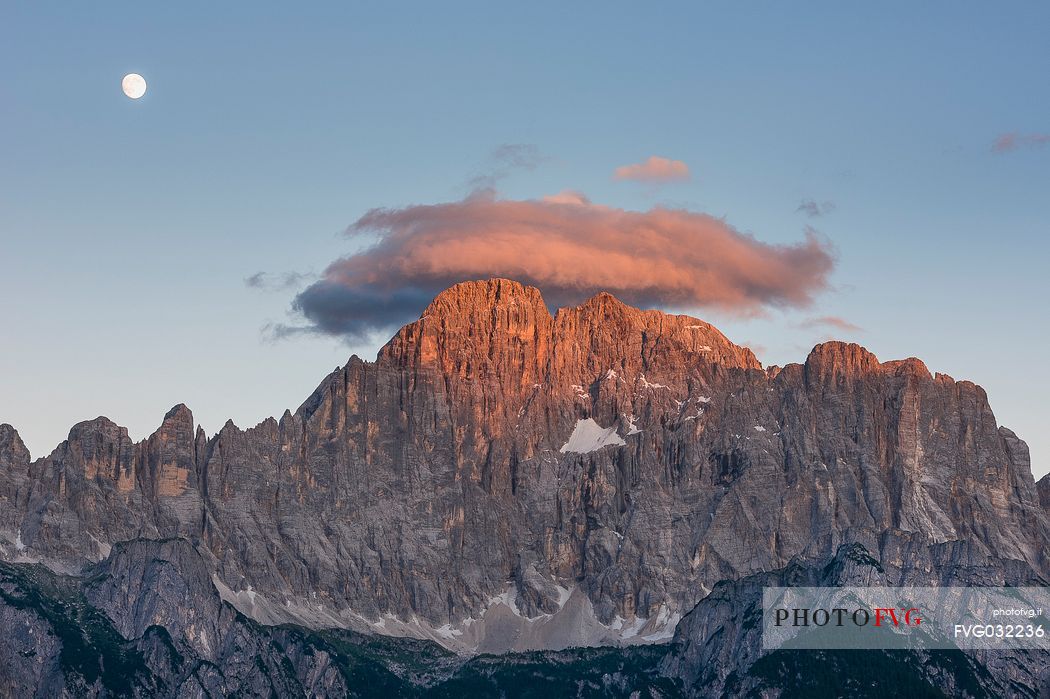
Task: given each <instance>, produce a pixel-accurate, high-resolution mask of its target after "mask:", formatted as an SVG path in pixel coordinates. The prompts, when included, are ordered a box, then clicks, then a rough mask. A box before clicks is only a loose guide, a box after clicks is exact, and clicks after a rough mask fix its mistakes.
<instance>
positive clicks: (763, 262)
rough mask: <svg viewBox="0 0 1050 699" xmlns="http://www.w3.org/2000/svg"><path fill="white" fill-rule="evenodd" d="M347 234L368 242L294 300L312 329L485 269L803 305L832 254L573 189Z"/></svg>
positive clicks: (354, 329) (392, 321)
mask: <svg viewBox="0 0 1050 699" xmlns="http://www.w3.org/2000/svg"><path fill="white" fill-rule="evenodd" d="M348 235H349V236H350V237H353V238H356V237H362V236H375V237H376V242H375V244H374V245H373V246H372V247H370V248H367V249H365V250H363V251H361V252H358V253H356V254H353V255H350V256H348V257H345V258H343V259H340V260H337V261H336V262H334V263H332V264H331V265H330V266H329V267H328V269H327V270H326V271H325V274H324V276H323V278H322V279H321V280H320V281H318V282H316V283H315V284H313V285H311V286H310V287H309V288H307V289H306V290H304V291H303V292H302V293H301V294H299V296H298V297H297V298H296V301H295V307H296V309H297V310H298V311H299V312H301V313H302V315H303V316H305V318H306V319H307V320H309V321H310V322H311V323H313V326H314V328H315V329H316V330H319V331H322V332H327V333H331V334H346V335H358V336H361V335H363V334H364V333H367V332H370V331H374V330H377V329H380V328H382V327H389V326H392V325H396V324H400V323H403V322H406V321H408V320H411V319H413V318H414V317H415V314H418V313H419V311H421V310H422V308H423V307H424V306H425V305H426V303H427V302H428V301H429V300H430V298H431V297H433V296H434V295H435V294H436V293H438V292H439V291H441V290H442V289H444V288H445V287H447V286H450V285H451V284H454V283H456V282H460V281H464V280H468V279H481V278H487V277H497V276H498V277H508V278H511V279H516V280H518V281H521V282H524V283H527V284H532V285H534V286H537V287H539V288H540V289H541V290H542V291H543V293H544V295H545V297H546V299H547V300H548V302H549V303H552V304H556V305H563V304H567V303H578V302H579V301H582V300H584V299H586V298H588V297H589V296H592V295H593V294H595V293H597V292H599V291H608V292H610V293H612V294H614V295H615V296H617V297H619V298H620V299H622V300H623V301H625V302H627V303H631V304H635V305H640V306H646V307H653V306H660V307H665V308H677V309H695V308H700V307H709V308H718V309H722V310H726V311H730V312H734V313H738V314H741V315H754V314H758V313H761V312H763V310H764V309H765V308H767V307H789V306H806V305H808V304H809V303H810V302H811V300H812V299H813V297H814V295H815V294H817V293H819V292H820V291H822V290H824V289H825V288H826V287H827V283H828V282H827V279H828V275H829V274H830V272H831V269H832V267H833V264H834V262H833V258H832V254H831V250H830V246H829V245H828V244H827V243H826V242H824V241H823V240H821V239H820V238H819V237H818V236H817V234H816V233H815V232H813V231H807V233H806V236H805V238H804V239H803V240H801V241H799V242H797V243H794V244H791V245H772V244H768V243H763V242H761V241H759V240H756V239H755V238H754V237H752V236H750V235H748V234H745V233H741V232H739V231H737V230H736V229H734V228H733V227H731V226H730V225H728V224H727V223H725V221H723V220H720V219H717V218H714V217H712V216H708V215H707V214H702V213H697V212H692V211H687V210H683V209H668V208H662V207H656V208H653V209H650V210H649V211H644V212H639V211H627V210H624V209H618V208H614V207H609V206H601V205H598V204H594V203H591V202H590V201H588V200H587V199H586V198H585V197H583V196H582V195H579V194H577V193H562V194H561V195H556V196H555V197H553V198H549V199H547V200H524V201H514V200H502V199H498V198H496V197H495V196H493V195H491V194H490V195H474V196H471V197H468V198H466V199H464V200H462V201H456V202H450V203H444V204H433V205H417V206H407V207H405V208H401V209H375V210H372V211H369V212H368V213H366V214H365V215H364V216H362V217H361V218H360V219H359V220H358V221H357V222H356V223H354V224H353V225H352V226H351V227H350V228H349V230H348ZM395 316H396V317H395Z"/></svg>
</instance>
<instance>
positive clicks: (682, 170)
mask: <svg viewBox="0 0 1050 699" xmlns="http://www.w3.org/2000/svg"><path fill="white" fill-rule="evenodd" d="M689 177H690V175H689V166H688V165H686V164H685V163H683V162H682V161H681V160H671V159H670V158H662V157H660V156H658V155H651V156H649V159H648V160H646V161H644V162H641V163H634V164H632V165H621V166H620V167H618V168H616V169H615V170H613V179H615V180H634V181H636V182H675V181H681V180H688V179H689Z"/></svg>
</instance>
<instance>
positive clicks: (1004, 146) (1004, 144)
mask: <svg viewBox="0 0 1050 699" xmlns="http://www.w3.org/2000/svg"><path fill="white" fill-rule="evenodd" d="M1047 144H1050V134H1046V133H1030V134H1021V133H1017V132H1014V131H1011V132H1010V133H1004V134H1002V135H1001V136H999V138H997V139H995V141H994V142H993V143H992V150H993V151H995V152H996V153H1006V152H1008V151H1012V150H1016V149H1018V148H1022V147H1034V146H1045V145H1047Z"/></svg>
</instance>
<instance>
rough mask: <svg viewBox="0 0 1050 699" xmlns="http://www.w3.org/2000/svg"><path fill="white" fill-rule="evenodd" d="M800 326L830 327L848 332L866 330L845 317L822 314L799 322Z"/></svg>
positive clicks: (807, 327)
mask: <svg viewBox="0 0 1050 699" xmlns="http://www.w3.org/2000/svg"><path fill="white" fill-rule="evenodd" d="M799 327H800V328H806V329H809V328H821V327H829V328H835V329H836V330H840V331H842V332H847V333H859V332H863V331H864V329H863V328H861V327H860V326H859V325H857V324H855V323H851V322H849V321H848V320H846V319H845V318H840V317H838V316H820V317H819V318H808V319H806V320H804V321H802V322H801V323H799Z"/></svg>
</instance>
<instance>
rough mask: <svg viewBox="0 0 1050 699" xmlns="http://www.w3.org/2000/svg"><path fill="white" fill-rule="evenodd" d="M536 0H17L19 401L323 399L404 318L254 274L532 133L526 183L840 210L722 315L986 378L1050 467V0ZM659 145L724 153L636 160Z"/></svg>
mask: <svg viewBox="0 0 1050 699" xmlns="http://www.w3.org/2000/svg"><path fill="white" fill-rule="evenodd" d="M506 5H508V6H506V7H495V6H494V3H483V2H478V3H469V4H468V3H447V2H442V3H419V4H399V5H396V6H394V5H391V4H379V3H371V4H368V5H365V4H360V5H357V4H351V3H330V4H327V5H326V4H321V3H316V4H313V5H312V7H311V8H305V9H304V8H301V7H293V6H292V4H291V3H283V4H281V5H275V6H267V5H266V4H263V3H250V4H247V3H246V4H244V5H242V6H240V7H237V6H235V5H234V4H232V3H188V2H185V3H184V2H179V3H167V4H147V3H139V2H136V3H126V4H122V3H117V2H107V3H105V4H99V3H90V4H89V3H75V4H74V3H68V4H63V5H58V4H51V3H45V2H37V3H31V4H30V3H25V4H21V5H19V6H15V5H13V4H11V3H8V4H5V6H4V7H3V8H2V9H0V66H2V67H0V127H2V128H0V163H2V164H0V242H2V244H3V245H2V254H0V298H3V299H4V301H3V303H2V306H0V307H2V308H3V312H4V313H3V315H4V319H3V323H0V347H2V350H0V364H2V366H0V422H10V423H12V424H13V425H15V426H16V427H17V428H18V429H19V431H20V433H21V434H22V435H23V438H24V439H25V441H26V443H27V444H28V446H29V447H30V449H31V451H32V452H33V455H34V456H42V455H44V454H46V453H48V452H49V451H50V450H51V449H52V448H53V447H54V446H55V445H56V444H57V443H58V442H60V441H61V440H62V439H64V438H65V435H66V433H67V432H68V429H69V427H70V426H71V425H72V424H74V423H75V422H77V421H80V420H84V419H90V418H93V417H95V416H97V415H100V414H104V415H107V416H108V417H110V418H112V419H114V420H115V421H117V422H118V423H120V424H123V425H127V426H128V427H129V429H130V431H131V434H132V436H133V437H134V438H136V439H139V438H142V437H144V436H146V435H148V434H149V433H150V432H151V431H152V430H153V429H155V428H156V426H157V425H158V424H159V423H160V420H161V417H162V416H163V414H164V413H165V411H166V410H167V409H168V408H170V407H171V406H172V405H174V404H176V403H179V402H185V403H186V404H188V405H189V406H190V408H191V409H193V411H194V413H195V416H196V418H197V419H198V421H199V422H201V423H202V424H203V425H204V427H205V429H206V430H207V431H208V432H209V433H213V432H215V431H217V430H218V429H219V428H220V427H221V426H222V423H223V422H224V421H225V419H226V418H227V417H232V418H233V419H234V421H235V422H236V423H237V424H238V425H240V426H242V427H245V426H250V425H253V424H255V423H257V422H259V421H260V420H262V419H263V418H265V417H266V416H269V415H279V414H280V413H281V412H282V411H283V410H284V409H285V408H286V407H290V408H292V409H294V408H295V407H297V406H298V405H299V403H300V402H302V400H304V399H305V397H306V396H307V395H308V394H309V393H310V391H311V390H312V389H313V387H314V386H315V385H316V384H317V383H318V382H319V381H320V380H321V378H322V377H323V376H324V375H325V374H326V373H327V372H329V371H331V370H332V369H333V368H334V367H335V366H336V365H340V364H343V363H345V361H346V359H347V358H348V356H349V355H350V354H351V352H357V353H359V354H361V355H362V356H365V357H366V358H369V359H370V358H372V357H373V356H374V353H375V350H376V347H377V344H376V342H374V341H371V342H369V341H358V342H356V343H355V342H349V341H346V340H339V339H338V338H333V337H324V336H318V335H314V334H297V335H294V336H293V337H290V338H287V339H283V340H279V341H272V340H270V339H268V338H269V337H270V334H269V333H267V332H266V331H265V330H264V328H266V327H267V326H268V325H270V326H272V325H273V324H278V325H279V324H292V325H294V324H295V323H296V322H298V321H297V319H296V318H295V316H294V315H289V309H290V304H291V302H292V299H293V298H294V296H295V294H296V292H297V291H299V290H301V288H302V286H304V282H303V280H309V279H310V278H311V277H309V276H306V277H302V278H300V279H299V282H300V283H299V284H292V285H290V286H288V287H287V288H281V285H280V284H270V285H269V286H270V288H267V289H259V288H252V287H250V286H249V285H247V284H246V283H245V279H246V278H248V277H250V276H252V275H254V274H256V273H259V272H265V273H267V274H268V275H272V276H269V277H266V279H269V280H271V281H273V280H280V279H281V278H282V277H281V275H283V274H286V273H289V272H295V273H299V274H303V275H317V274H319V273H321V272H323V270H324V269H325V267H326V266H327V265H328V264H329V263H331V262H332V261H333V260H335V259H337V258H338V257H340V256H342V255H346V254H348V253H350V252H351V251H352V250H353V245H354V244H353V243H352V242H351V241H348V240H346V239H345V238H344V237H343V235H342V233H343V231H344V230H345V229H346V228H347V226H349V225H350V224H352V223H353V222H354V221H356V220H358V219H359V218H360V217H361V216H362V215H363V214H364V213H365V212H366V211H368V210H370V209H372V208H374V207H404V206H410V205H416V204H435V203H442V202H453V201H458V200H461V199H463V197H464V196H466V195H467V194H468V193H469V192H470V191H471V188H472V186H473V185H474V184H476V182H477V181H478V178H479V177H480V178H482V179H484V177H485V176H486V175H489V174H492V173H493V172H495V171H498V170H499V169H500V167H501V166H500V163H499V162H498V161H495V160H493V159H492V157H491V154H492V153H493V152H494V151H496V150H497V149H499V148H500V147H501V146H502V145H504V144H529V145H530V146H531V147H534V149H535V152H537V153H539V154H540V155H541V156H542V157H541V158H539V162H538V163H537V164H536V166H535V167H533V168H507V169H506V172H505V174H506V176H505V177H503V178H500V179H498V181H496V183H495V186H496V187H497V189H498V190H499V193H500V196H501V197H504V198H507V199H537V198H540V197H543V196H544V195H551V194H555V193H557V192H560V191H562V190H566V189H571V190H575V191H579V192H582V193H584V194H585V195H586V196H587V197H589V198H590V199H591V200H592V201H594V202H596V203H598V204H602V205H606V206H610V207H618V208H622V209H627V210H638V211H644V210H647V209H649V208H651V207H653V206H654V205H664V206H672V207H682V208H686V209H689V210H692V211H696V212H704V213H708V214H711V215H713V216H715V217H718V218H724V219H725V221H726V223H728V224H729V225H731V226H733V227H735V228H736V229H738V230H740V231H742V232H745V233H748V234H751V235H754V236H755V237H756V238H757V239H759V240H761V241H764V242H767V243H772V244H794V243H797V242H799V241H800V240H802V239H803V236H804V230H805V228H806V226H812V227H814V228H815V229H817V230H818V231H819V232H820V233H821V234H822V235H823V236H825V237H826V239H827V240H828V241H830V243H831V244H832V245H833V246H834V250H835V258H836V265H835V268H834V271H833V272H832V274H831V277H830V281H831V288H829V289H828V290H826V291H824V292H822V293H820V294H818V295H817V297H816V301H815V303H814V305H813V306H812V307H810V308H802V309H791V310H777V309H773V310H770V311H769V312H768V313H767V315H766V316H765V317H763V318H750V319H748V318H743V317H741V316H740V315H739V314H733V313H727V312H724V311H720V310H713V309H699V310H697V311H696V314H697V315H700V316H701V317H703V318H705V319H707V320H710V321H712V322H714V323H715V324H716V325H718V326H719V327H720V328H721V329H722V330H723V331H724V332H725V333H726V334H727V335H728V336H729V337H730V338H731V339H733V340H735V341H737V342H740V343H747V344H750V345H751V346H752V347H753V348H755V349H756V351H757V353H758V355H759V357H760V359H762V361H763V362H765V363H777V364H783V363H786V362H790V361H802V360H803V359H804V358H805V356H806V354H807V352H808V350H809V348H810V347H811V346H812V345H813V344H815V343H816V342H819V341H821V340H823V339H825V338H826V337H828V336H831V335H834V336H836V337H840V338H842V339H849V340H854V341H857V342H860V343H861V344H863V345H865V346H866V347H868V348H869V349H870V350H872V351H873V352H875V353H876V354H877V355H878V356H879V357H880V358H881V359H883V360H887V359H894V358H901V357H906V356H912V355H914V356H918V357H920V358H922V359H923V360H924V361H925V362H926V363H927V365H928V366H929V367H930V369H931V370H933V371H940V372H944V373H948V374H951V375H952V376H954V377H955V378H957V379H963V378H966V379H970V380H973V381H975V382H977V383H979V384H981V385H982V386H984V387H985V388H986V389H987V390H988V393H989V395H990V398H991V404H992V408H993V410H994V411H995V414H996V417H997V418H998V420H999V422H1000V423H1002V424H1006V425H1007V426H1009V427H1011V428H1013V429H1014V430H1015V431H1017V432H1018V434H1019V435H1020V436H1021V437H1022V438H1024V439H1026V440H1027V441H1028V442H1029V444H1030V445H1031V447H1032V455H1033V471H1034V472H1035V473H1036V475H1037V476H1038V475H1041V474H1043V473H1046V472H1047V471H1048V470H1050V430H1048V429H1047V427H1046V425H1045V422H1046V421H1047V418H1048V417H1050V415H1048V412H1047V409H1046V407H1045V405H1046V396H1047V395H1050V378H1048V371H1047V367H1046V357H1047V346H1048V344H1050V331H1048V323H1047V311H1046V310H1045V306H1046V302H1047V299H1048V298H1050V281H1048V279H1050V276H1048V274H1047V272H1046V264H1047V261H1048V260H1050V242H1048V235H1047V233H1048V231H1047V226H1048V223H1050V195H1048V193H1050V138H1046V135H1047V134H1048V133H1050V89H1048V87H1047V86H1048V85H1050V81H1048V79H1047V76H1048V75H1050V42H1048V41H1047V39H1046V30H1047V27H1050V5H1047V4H1046V3H1034V2H1033V3H1026V4H1013V3H995V4H992V3H962V2H931V3H922V5H923V7H916V6H915V5H916V4H915V3H869V4H867V5H861V4H858V3H849V4H842V3H830V2H829V3H807V4H806V8H805V9H800V6H799V5H798V4H790V5H788V4H773V3H767V4H764V5H761V6H760V5H759V4H757V3H755V4H750V3H749V4H746V5H745V4H741V3H719V4H717V5H711V6H705V7H699V6H696V4H694V3H688V4H681V5H664V6H660V7H652V6H648V7H644V6H643V5H641V4H639V3H624V4H619V3H607V2H604V3H571V4H565V3H514V4H509V3H508V4H506ZM128 72H138V73H141V74H142V75H143V76H144V77H145V78H146V80H147V81H148V83H149V91H148V92H147V94H146V96H145V97H144V98H143V99H141V100H139V101H137V102H133V101H131V100H129V99H127V98H126V97H124V96H123V95H122V94H121V92H120V79H121V77H122V76H123V75H124V74H125V73H128ZM1011 135H1012V136H1011ZM1004 136H1006V137H1007V138H1005V139H1004V140H1002V141H1000V145H1001V146H1004V147H1001V148H998V149H997V148H995V147H994V146H995V144H996V142H997V139H1001V138H1002V137H1004ZM1011 146H1012V147H1011ZM651 156H661V157H666V158H669V159H672V160H678V161H681V162H683V163H685V164H686V166H687V167H688V168H689V171H690V173H691V177H690V178H689V179H681V178H680V179H677V180H675V181H671V182H666V183H660V182H635V181H629V180H627V181H625V180H621V179H616V178H614V177H613V173H614V171H615V170H616V168H619V167H623V166H628V165H631V164H636V163H643V162H645V161H646V160H647V159H648V158H649V157H651ZM805 201H813V202H814V203H815V204H816V205H817V208H818V209H823V208H824V206H823V205H824V203H825V202H830V203H831V204H832V205H833V206H832V207H828V209H829V210H827V211H826V212H824V213H823V214H821V215H818V216H810V215H808V214H807V212H806V211H805V210H799V207H800V205H801V204H802V203H803V202H805ZM274 287H276V288H274ZM824 316H834V317H838V318H842V319H845V320H846V321H848V322H849V323H851V324H854V325H856V326H859V328H862V330H851V329H849V328H848V327H843V328H834V327H827V326H822V325H821V324H819V323H814V322H812V319H814V318H820V317H824Z"/></svg>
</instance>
